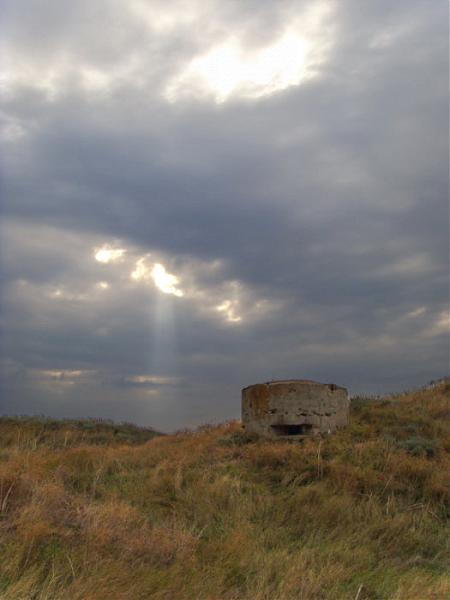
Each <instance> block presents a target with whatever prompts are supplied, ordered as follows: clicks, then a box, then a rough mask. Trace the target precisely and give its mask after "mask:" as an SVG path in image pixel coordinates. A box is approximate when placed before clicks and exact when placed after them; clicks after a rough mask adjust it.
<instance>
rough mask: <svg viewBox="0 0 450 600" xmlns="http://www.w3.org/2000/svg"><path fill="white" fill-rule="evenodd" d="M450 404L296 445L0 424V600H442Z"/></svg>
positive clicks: (372, 420)
mask: <svg viewBox="0 0 450 600" xmlns="http://www.w3.org/2000/svg"><path fill="white" fill-rule="evenodd" d="M449 473H450V389H449V385H448V384H446V383H443V384H440V385H439V386H436V387H434V388H431V389H428V390H422V391H417V392H412V393H409V394H406V395H402V396H398V397H390V398H385V399H382V400H377V401H369V400H363V399H357V400H355V401H353V403H352V413H351V423H350V426H349V427H348V428H347V429H346V430H345V431H341V432H340V433H338V434H336V435H334V436H331V437H328V438H326V439H317V438H314V439H312V438H311V439H307V440H305V441H303V442H295V443H291V442H287V441H282V440H280V441H278V440H277V441H274V442H270V441H264V440H255V439H249V438H248V437H246V436H245V434H243V432H242V430H241V429H240V425H239V424H238V423H227V424H224V425H221V426H218V427H203V428H201V429H199V430H198V431H195V432H188V433H179V434H175V435H167V436H157V435H155V432H153V431H152V430H142V429H139V428H137V427H134V426H130V425H124V426H120V425H114V424H111V423H103V422H96V421H87V422H83V421H81V422H73V421H72V422H68V421H61V422H56V421H50V420H43V419H26V418H19V419H13V418H3V419H1V420H0V598H1V600H29V599H36V600H38V599H39V600H50V599H54V600H56V599H58V600H59V599H70V600H140V599H142V600H146V599H149V598H152V599H157V600H188V599H189V600H291V599H303V600H341V599H342V600H344V599H345V600H347V599H348V600H355V599H356V598H358V600H369V599H373V600H385V599H386V600H387V599H389V600H428V599H429V600H448V598H449V597H450V585H449V573H450V545H449V540H450V502H449V480H450V475H449Z"/></svg>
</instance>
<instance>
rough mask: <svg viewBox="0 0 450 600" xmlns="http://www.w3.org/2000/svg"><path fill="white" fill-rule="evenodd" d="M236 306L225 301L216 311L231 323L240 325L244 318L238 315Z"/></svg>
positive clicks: (229, 301)
mask: <svg viewBox="0 0 450 600" xmlns="http://www.w3.org/2000/svg"><path fill="white" fill-rule="evenodd" d="M234 304H235V303H234V302H232V301H231V300H224V301H223V302H222V303H221V304H218V305H217V306H216V310H217V311H218V312H221V313H223V314H224V315H225V318H226V320H227V321H229V322H230V323H239V321H242V317H240V316H239V315H237V314H236V311H235V306H234Z"/></svg>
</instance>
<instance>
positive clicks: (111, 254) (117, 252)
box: [94, 245, 126, 264]
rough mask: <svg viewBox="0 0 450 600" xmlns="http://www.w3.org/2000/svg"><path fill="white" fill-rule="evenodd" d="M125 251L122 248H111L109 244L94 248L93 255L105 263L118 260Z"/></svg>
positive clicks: (98, 260)
mask: <svg viewBox="0 0 450 600" xmlns="http://www.w3.org/2000/svg"><path fill="white" fill-rule="evenodd" d="M125 252H126V250H125V249H124V248H111V246H108V245H105V246H102V247H101V248H95V250H94V256H95V260H96V261H97V262H101V263H104V264H107V263H110V262H116V261H118V260H120V259H121V258H122V256H123V255H124V254H125Z"/></svg>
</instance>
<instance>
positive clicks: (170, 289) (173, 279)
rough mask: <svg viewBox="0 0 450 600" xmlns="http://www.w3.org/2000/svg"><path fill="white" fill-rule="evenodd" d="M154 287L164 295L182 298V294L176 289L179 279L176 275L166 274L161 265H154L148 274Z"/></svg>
mask: <svg viewBox="0 0 450 600" xmlns="http://www.w3.org/2000/svg"><path fill="white" fill-rule="evenodd" d="M150 275H151V277H152V279H153V281H154V282H155V285H156V287H157V288H158V289H160V290H161V292H163V293H164V294H172V295H173V296H178V297H181V296H184V292H183V291H182V290H180V289H178V287H177V285H178V282H179V279H178V277H177V276H176V275H173V274H172V273H168V272H167V271H166V269H165V267H164V266H163V265H162V264H161V263H155V265H154V267H153V269H152V271H151V273H150Z"/></svg>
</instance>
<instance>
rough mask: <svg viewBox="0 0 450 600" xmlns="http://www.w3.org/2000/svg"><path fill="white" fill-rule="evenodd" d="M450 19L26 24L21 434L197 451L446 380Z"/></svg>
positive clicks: (207, 14) (234, 5) (16, 388)
mask: <svg viewBox="0 0 450 600" xmlns="http://www.w3.org/2000/svg"><path fill="white" fill-rule="evenodd" d="M447 13H448V6H447V3H444V2H441V3H439V2H423V1H422V0H408V1H406V0H400V1H399V2H391V1H390V0H378V1H377V2H364V3H362V2H359V1H358V0H348V1H346V2H336V1H334V0H333V1H330V2H328V1H327V2H325V1H324V0H312V1H308V2H306V1H303V0H281V1H280V2H256V1H255V0H243V1H242V2H219V0H174V1H173V2H170V3H167V2H162V1H160V0H130V2H127V3H121V2H116V1H113V2H110V1H106V0H99V2H95V3H92V2H88V1H87V0H80V1H79V2H74V3H65V2H62V3H58V2H56V3H49V2H44V1H43V0H38V1H37V2H35V3H33V4H32V5H30V3H27V2H25V1H24V0H14V1H13V0H5V1H4V2H3V3H2V6H1V8H0V22H1V25H0V27H1V29H2V31H1V34H2V35H1V40H2V41H1V42H0V51H1V56H2V58H1V64H0V144H1V146H2V153H1V156H2V158H1V171H2V191H1V217H2V220H1V225H0V227H1V232H0V233H1V240H2V241H1V244H2V247H1V251H2V252H1V265H0V266H1V268H0V277H1V281H0V286H1V288H0V289H1V311H2V314H1V319H0V334H1V338H0V339H1V351H0V367H1V389H0V392H1V401H0V402H1V405H0V412H5V413H44V414H49V415H55V416H81V417H83V416H100V417H111V418H116V419H124V420H128V421H130V420H131V421H136V422H139V423H146V424H150V425H153V426H154V427H160V428H163V429H173V428H176V427H184V426H190V425H196V424H198V423H204V422H208V421H221V420H224V419H229V418H233V417H236V416H238V415H239V391H240V388H241V387H243V386H245V385H247V384H250V383H253V382H256V381H260V380H263V381H264V380H268V379H275V378H289V377H307V378H311V379H318V380H324V381H335V382H336V383H341V384H344V385H347V386H348V387H349V388H350V390H351V391H352V392H382V391H389V390H400V389H404V388H411V387H413V386H414V385H419V384H422V383H425V382H426V381H427V380H429V379H432V378H436V377H440V376H443V375H445V374H446V373H447V372H448V360H449V346H448V341H449V339H448V337H449V312H448V300H449V299H448V289H449V287H448V284H449V281H448V279H449V260H448V239H449V236H448V27H447V22H448V19H447V16H448V15H447ZM99 32H101V34H99Z"/></svg>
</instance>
